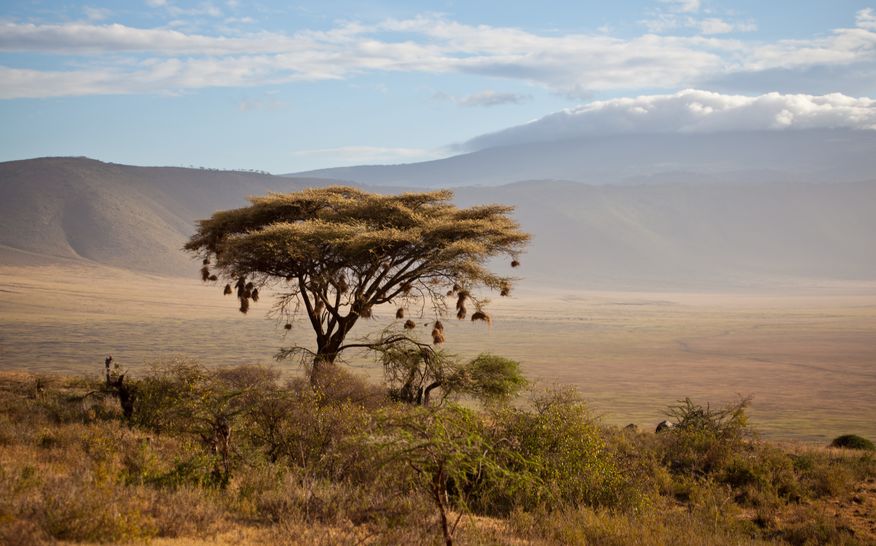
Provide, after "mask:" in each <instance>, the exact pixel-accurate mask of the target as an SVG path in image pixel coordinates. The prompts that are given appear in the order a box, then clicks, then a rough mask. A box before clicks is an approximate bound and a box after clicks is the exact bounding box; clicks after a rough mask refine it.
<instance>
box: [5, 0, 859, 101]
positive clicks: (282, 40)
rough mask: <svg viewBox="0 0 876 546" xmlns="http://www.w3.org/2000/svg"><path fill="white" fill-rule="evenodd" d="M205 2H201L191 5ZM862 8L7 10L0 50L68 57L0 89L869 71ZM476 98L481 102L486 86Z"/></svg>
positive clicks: (661, 81)
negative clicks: (745, 13) (334, 15)
mask: <svg viewBox="0 0 876 546" xmlns="http://www.w3.org/2000/svg"><path fill="white" fill-rule="evenodd" d="M170 7H171V8H172V7H173V6H170ZM214 7H215V6H213V4H209V3H208V4H201V5H200V6H199V7H198V8H197V9H208V10H209V9H211V8H214ZM872 18H873V14H872V12H871V11H869V10H862V11H861V12H859V13H858V26H857V27H855V28H849V29H837V30H834V31H833V32H832V33H830V34H827V35H822V36H816V37H813V38H810V39H799V40H779V41H773V42H746V41H742V40H739V39H728V38H722V37H716V36H705V35H701V36H666V35H659V36H658V35H654V34H645V35H642V36H637V37H632V38H616V37H612V36H608V35H605V34H598V33H597V34H563V35H556V34H537V33H534V32H528V31H524V30H521V29H518V28H510V27H491V26H486V25H467V24H462V23H458V22H455V21H451V20H447V19H445V18H441V17H436V16H420V17H414V18H411V19H404V20H395V19H391V20H386V21H383V22H381V23H379V24H376V25H373V26H366V25H364V24H362V23H358V22H347V23H343V24H339V25H337V26H335V27H333V28H329V29H328V30H322V31H301V32H297V33H293V34H280V33H270V32H264V31H262V32H248V33H240V34H238V33H236V32H235V33H234V34H233V35H231V36H227V35H226V36H221V35H220V36H213V35H205V34H197V33H187V32H184V31H181V30H173V29H171V28H136V27H130V26H126V25H121V24H93V23H81V22H79V23H65V24H30V23H17V22H8V21H7V22H0V51H2V52H11V53H16V52H51V53H56V54H58V55H70V56H77V58H76V59H75V65H71V66H72V68H69V69H55V70H36V69H26V68H15V69H13V68H9V67H6V68H3V67H0V72H2V73H3V74H5V75H7V76H9V77H11V78H12V79H0V97H2V98H15V97H44V96H62V95H83V94H94V93H103V94H107V93H153V92H177V91H180V90H184V89H197V88H202V87H216V86H225V87H232V86H244V87H245V86H255V85H262V84H266V83H278V82H289V81H299V80H311V81H312V80H323V79H342V78H350V77H353V76H356V75H358V74H363V73H369V72H386V71H398V72H426V73H448V72H457V73H464V74H476V75H480V76H489V77H499V78H506V79H513V80H518V81H524V82H527V83H532V84H537V85H541V86H544V87H546V88H549V89H551V90H553V91H555V92H557V93H563V94H568V95H573V96H582V95H583V96H587V95H592V93H594V92H604V91H609V92H619V91H627V90H634V89H641V88H649V89H667V90H669V89H679V88H683V87H695V86H697V85H700V84H701V83H702V82H705V81H714V80H717V79H720V78H733V77H735V76H736V75H740V79H745V78H743V77H741V76H745V77H747V76H748V75H751V74H757V73H759V72H763V71H768V70H776V69H781V70H789V71H798V72H802V71H805V70H808V69H810V68H812V67H819V66H829V67H831V68H836V69H838V70H839V69H842V70H845V71H846V72H848V73H855V74H861V73H863V74H872V73H873V71H863V72H862V71H861V70H859V69H860V66H861V65H862V64H866V63H869V64H870V65H874V66H876V29H874V30H871V29H870V28H869V26H868V25H870V24H871V23H870V22H869V21H870V20H871V19H872ZM698 21H699V23H698V24H700V25H705V26H703V27H702V28H700V31H701V32H704V33H705V32H712V33H715V32H722V31H724V30H726V29H727V27H726V24H729V23H726V24H725V22H722V21H720V20H717V19H716V20H711V19H700V20H698ZM703 21H711V22H708V23H703ZM144 57H147V58H148V60H146V61H144V60H143V58H144ZM62 58H63V57H62ZM843 67H847V68H843ZM792 76H793V74H789V75H788V77H787V78H786V80H791V79H792ZM865 77H869V78H870V79H873V80H876V78H874V77H872V76H865ZM859 79H860V76H859ZM840 80H841V78H839V79H838V80H837V81H840ZM871 85H876V81H873V82H871ZM505 98H507V97H505ZM481 99H482V102H489V97H481ZM472 102H473V103H475V102H477V101H476V99H474V98H473V99H472Z"/></svg>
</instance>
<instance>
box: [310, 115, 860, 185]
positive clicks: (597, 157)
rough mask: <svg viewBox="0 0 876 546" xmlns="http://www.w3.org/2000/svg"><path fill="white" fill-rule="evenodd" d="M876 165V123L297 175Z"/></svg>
mask: <svg viewBox="0 0 876 546" xmlns="http://www.w3.org/2000/svg"><path fill="white" fill-rule="evenodd" d="M874 172H876V131H854V130H840V129H837V130H794V131H752V132H724V133H711V134H678V133H676V134H639V135H636V134H626V135H610V136H604V137H588V138H579V139H573V140H560V141H554V142H534V143H526V144H519V145H514V146H505V147H495V148H487V149H483V150H479V151H475V152H472V153H467V154H463V155H457V156H453V157H449V158H446V159H439V160H435V161H425V162H422V163H410V164H404V165H373V166H358V167H339V168H333V169H322V170H316V171H308V172H303V173H297V174H295V175H293V176H310V177H316V178H333V179H338V180H349V181H353V182H358V183H361V184H375V185H408V186H420V187H422V186H442V187H452V186H472V185H500V184H507V183H511V182H518V181H521V180H535V179H554V180H573V181H576V182H586V183H589V184H624V183H640V182H643V181H673V182H704V181H721V182H726V181H742V182H746V181H747V182H774V181H804V182H852V181H858V180H868V179H870V178H872V176H873V173H874Z"/></svg>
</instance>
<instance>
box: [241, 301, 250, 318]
mask: <svg viewBox="0 0 876 546" xmlns="http://www.w3.org/2000/svg"><path fill="white" fill-rule="evenodd" d="M247 311H249V298H240V312H241V313H243V314H244V315H245V314H246V312H247Z"/></svg>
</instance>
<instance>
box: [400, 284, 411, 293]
mask: <svg viewBox="0 0 876 546" xmlns="http://www.w3.org/2000/svg"><path fill="white" fill-rule="evenodd" d="M411 288H413V287H412V286H411V283H409V282H406V283H404V284H403V285H401V291H402V294H404V295H405V296H407V295H408V294H410V293H411Z"/></svg>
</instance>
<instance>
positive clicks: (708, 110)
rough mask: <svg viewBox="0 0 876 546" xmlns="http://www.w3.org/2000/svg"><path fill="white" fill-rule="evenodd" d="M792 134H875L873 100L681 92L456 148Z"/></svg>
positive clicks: (573, 111) (608, 105)
mask: <svg viewBox="0 0 876 546" xmlns="http://www.w3.org/2000/svg"><path fill="white" fill-rule="evenodd" d="M795 129H860V130H873V129H876V100H874V99H871V98H868V97H861V98H855V97H849V96H846V95H843V94H840V93H832V94H829V95H821V96H815V95H803V94H793V95H791V94H781V93H767V94H764V95H759V96H753V97H750V96H744V95H725V94H721V93H714V92H710V91H703V90H697V89H686V90H684V91H679V92H678V93H674V94H668V95H644V96H639V97H634V98H619V99H612V100H605V101H595V102H591V103H588V104H584V105H582V106H578V107H575V108H570V109H567V110H563V111H561V112H557V113H554V114H550V115H548V116H545V117H543V118H540V119H537V120H534V121H532V122H530V123H527V124H524V125H519V126H516V127H511V128H508V129H505V130H502V131H498V132H495V133H490V134H486V135H482V136H478V137H475V138H473V139H471V140H469V141H467V142H465V143H464V144H462V145H459V146H458V148H459V149H460V150H463V151H475V150H483V149H486V148H493V147H497V146H511V145H517V144H525V143H531V142H550V141H558V140H567V139H575V138H583V137H592V136H611V135H623V134H653V133H717V132H730V131H773V130H795Z"/></svg>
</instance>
